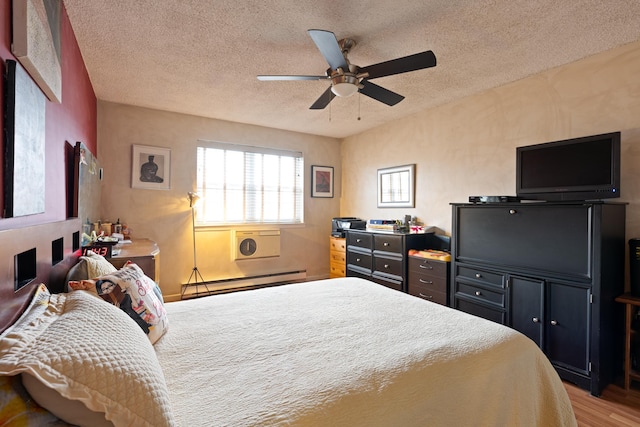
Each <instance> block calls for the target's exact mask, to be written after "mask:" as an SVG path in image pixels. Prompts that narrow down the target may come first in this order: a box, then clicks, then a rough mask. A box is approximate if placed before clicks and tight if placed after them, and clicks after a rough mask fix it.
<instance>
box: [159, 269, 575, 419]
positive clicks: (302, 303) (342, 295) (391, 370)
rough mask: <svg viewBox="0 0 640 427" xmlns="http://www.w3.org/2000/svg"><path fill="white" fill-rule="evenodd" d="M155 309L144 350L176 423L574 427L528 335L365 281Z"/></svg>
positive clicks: (333, 282) (302, 286)
mask: <svg viewBox="0 0 640 427" xmlns="http://www.w3.org/2000/svg"><path fill="white" fill-rule="evenodd" d="M167 311H168V315H169V318H170V320H171V327H170V328H169V331H168V333H167V334H166V335H165V336H164V337H163V338H162V339H161V340H160V341H159V342H158V343H157V344H156V345H155V348H156V351H157V354H158V358H159V360H160V363H161V365H162V368H163V370H164V373H165V377H166V381H167V385H168V388H169V392H170V400H171V403H172V408H173V411H174V414H175V416H176V419H177V421H178V422H179V423H180V424H181V425H182V426H189V427H193V426H234V427H239V426H285V425H286V426H350V427H351V426H403V427H404V426H563V425H576V421H575V418H574V415H573V411H572V409H571V404H570V402H569V399H568V397H567V394H566V392H565V389H564V387H563V385H562V383H561V381H560V379H559V377H558V375H557V373H556V372H555V370H554V369H553V368H552V366H551V365H550V363H549V362H548V360H547V358H546V357H545V356H544V355H543V354H542V352H541V351H540V350H539V349H538V348H537V347H536V346H535V345H534V343H533V342H532V341H530V340H529V339H528V338H526V337H524V336H523V335H521V334H519V333H517V332H515V331H513V330H511V329H509V328H506V327H503V326H501V325H498V324H495V323H492V322H489V321H486V320H483V319H480V318H477V317H473V316H470V315H467V314H465V313H462V312H459V311H456V310H452V309H449V308H447V307H443V306H440V305H437V304H433V303H430V302H427V301H423V300H420V299H418V298H415V297H412V296H409V295H406V294H403V293H400V292H397V291H393V290H390V289H387V288H385V287H383V286H381V285H377V284H373V283H371V282H367V281H365V280H361V279H356V278H344V279H332V280H325V281H318V282H309V283H301V284H294V285H286V286H280V287H273V288H267V289H260V290H256V291H248V292H239V293H232V294H225V295H217V296H211V297H206V298H200V299H195V300H190V301H180V302H175V303H168V304H167Z"/></svg>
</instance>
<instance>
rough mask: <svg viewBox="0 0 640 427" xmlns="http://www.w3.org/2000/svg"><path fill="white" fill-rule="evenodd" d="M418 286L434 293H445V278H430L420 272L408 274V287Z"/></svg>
mask: <svg viewBox="0 0 640 427" xmlns="http://www.w3.org/2000/svg"><path fill="white" fill-rule="evenodd" d="M413 285H416V286H420V287H421V288H425V289H431V290H432V291H434V292H442V293H446V292H447V277H446V276H444V277H439V276H431V275H428V274H423V273H420V272H415V271H410V272H409V286H410V287H411V286H413Z"/></svg>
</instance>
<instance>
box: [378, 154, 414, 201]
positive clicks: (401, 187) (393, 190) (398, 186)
mask: <svg viewBox="0 0 640 427" xmlns="http://www.w3.org/2000/svg"><path fill="white" fill-rule="evenodd" d="M415 169H416V165H415V164H412V165H404V166H396V167H393V168H386V169H378V207H379V208H413V207H415V198H414V196H415V185H414V179H415V178H414V173H415Z"/></svg>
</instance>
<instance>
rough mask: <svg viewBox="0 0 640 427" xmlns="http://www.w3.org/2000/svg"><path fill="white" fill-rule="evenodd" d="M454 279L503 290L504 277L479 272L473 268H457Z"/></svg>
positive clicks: (497, 274) (482, 271) (483, 271)
mask: <svg viewBox="0 0 640 427" xmlns="http://www.w3.org/2000/svg"><path fill="white" fill-rule="evenodd" d="M456 277H457V278H464V279H471V280H472V281H474V282H477V283H481V284H484V285H488V286H496V287H499V288H501V289H504V275H503V274H500V273H493V272H489V271H485V270H479V269H476V268H473V267H465V266H458V268H457V271H456Z"/></svg>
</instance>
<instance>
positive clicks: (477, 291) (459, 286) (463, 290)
mask: <svg viewBox="0 0 640 427" xmlns="http://www.w3.org/2000/svg"><path fill="white" fill-rule="evenodd" d="M460 295H465V296H468V297H471V298H473V299H475V300H478V301H483V302H487V303H489V304H492V305H497V306H498V307H502V308H504V306H505V299H506V298H505V294H504V292H494V291H490V290H487V289H484V288H481V287H477V286H472V285H467V284H466V283H456V296H460Z"/></svg>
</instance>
